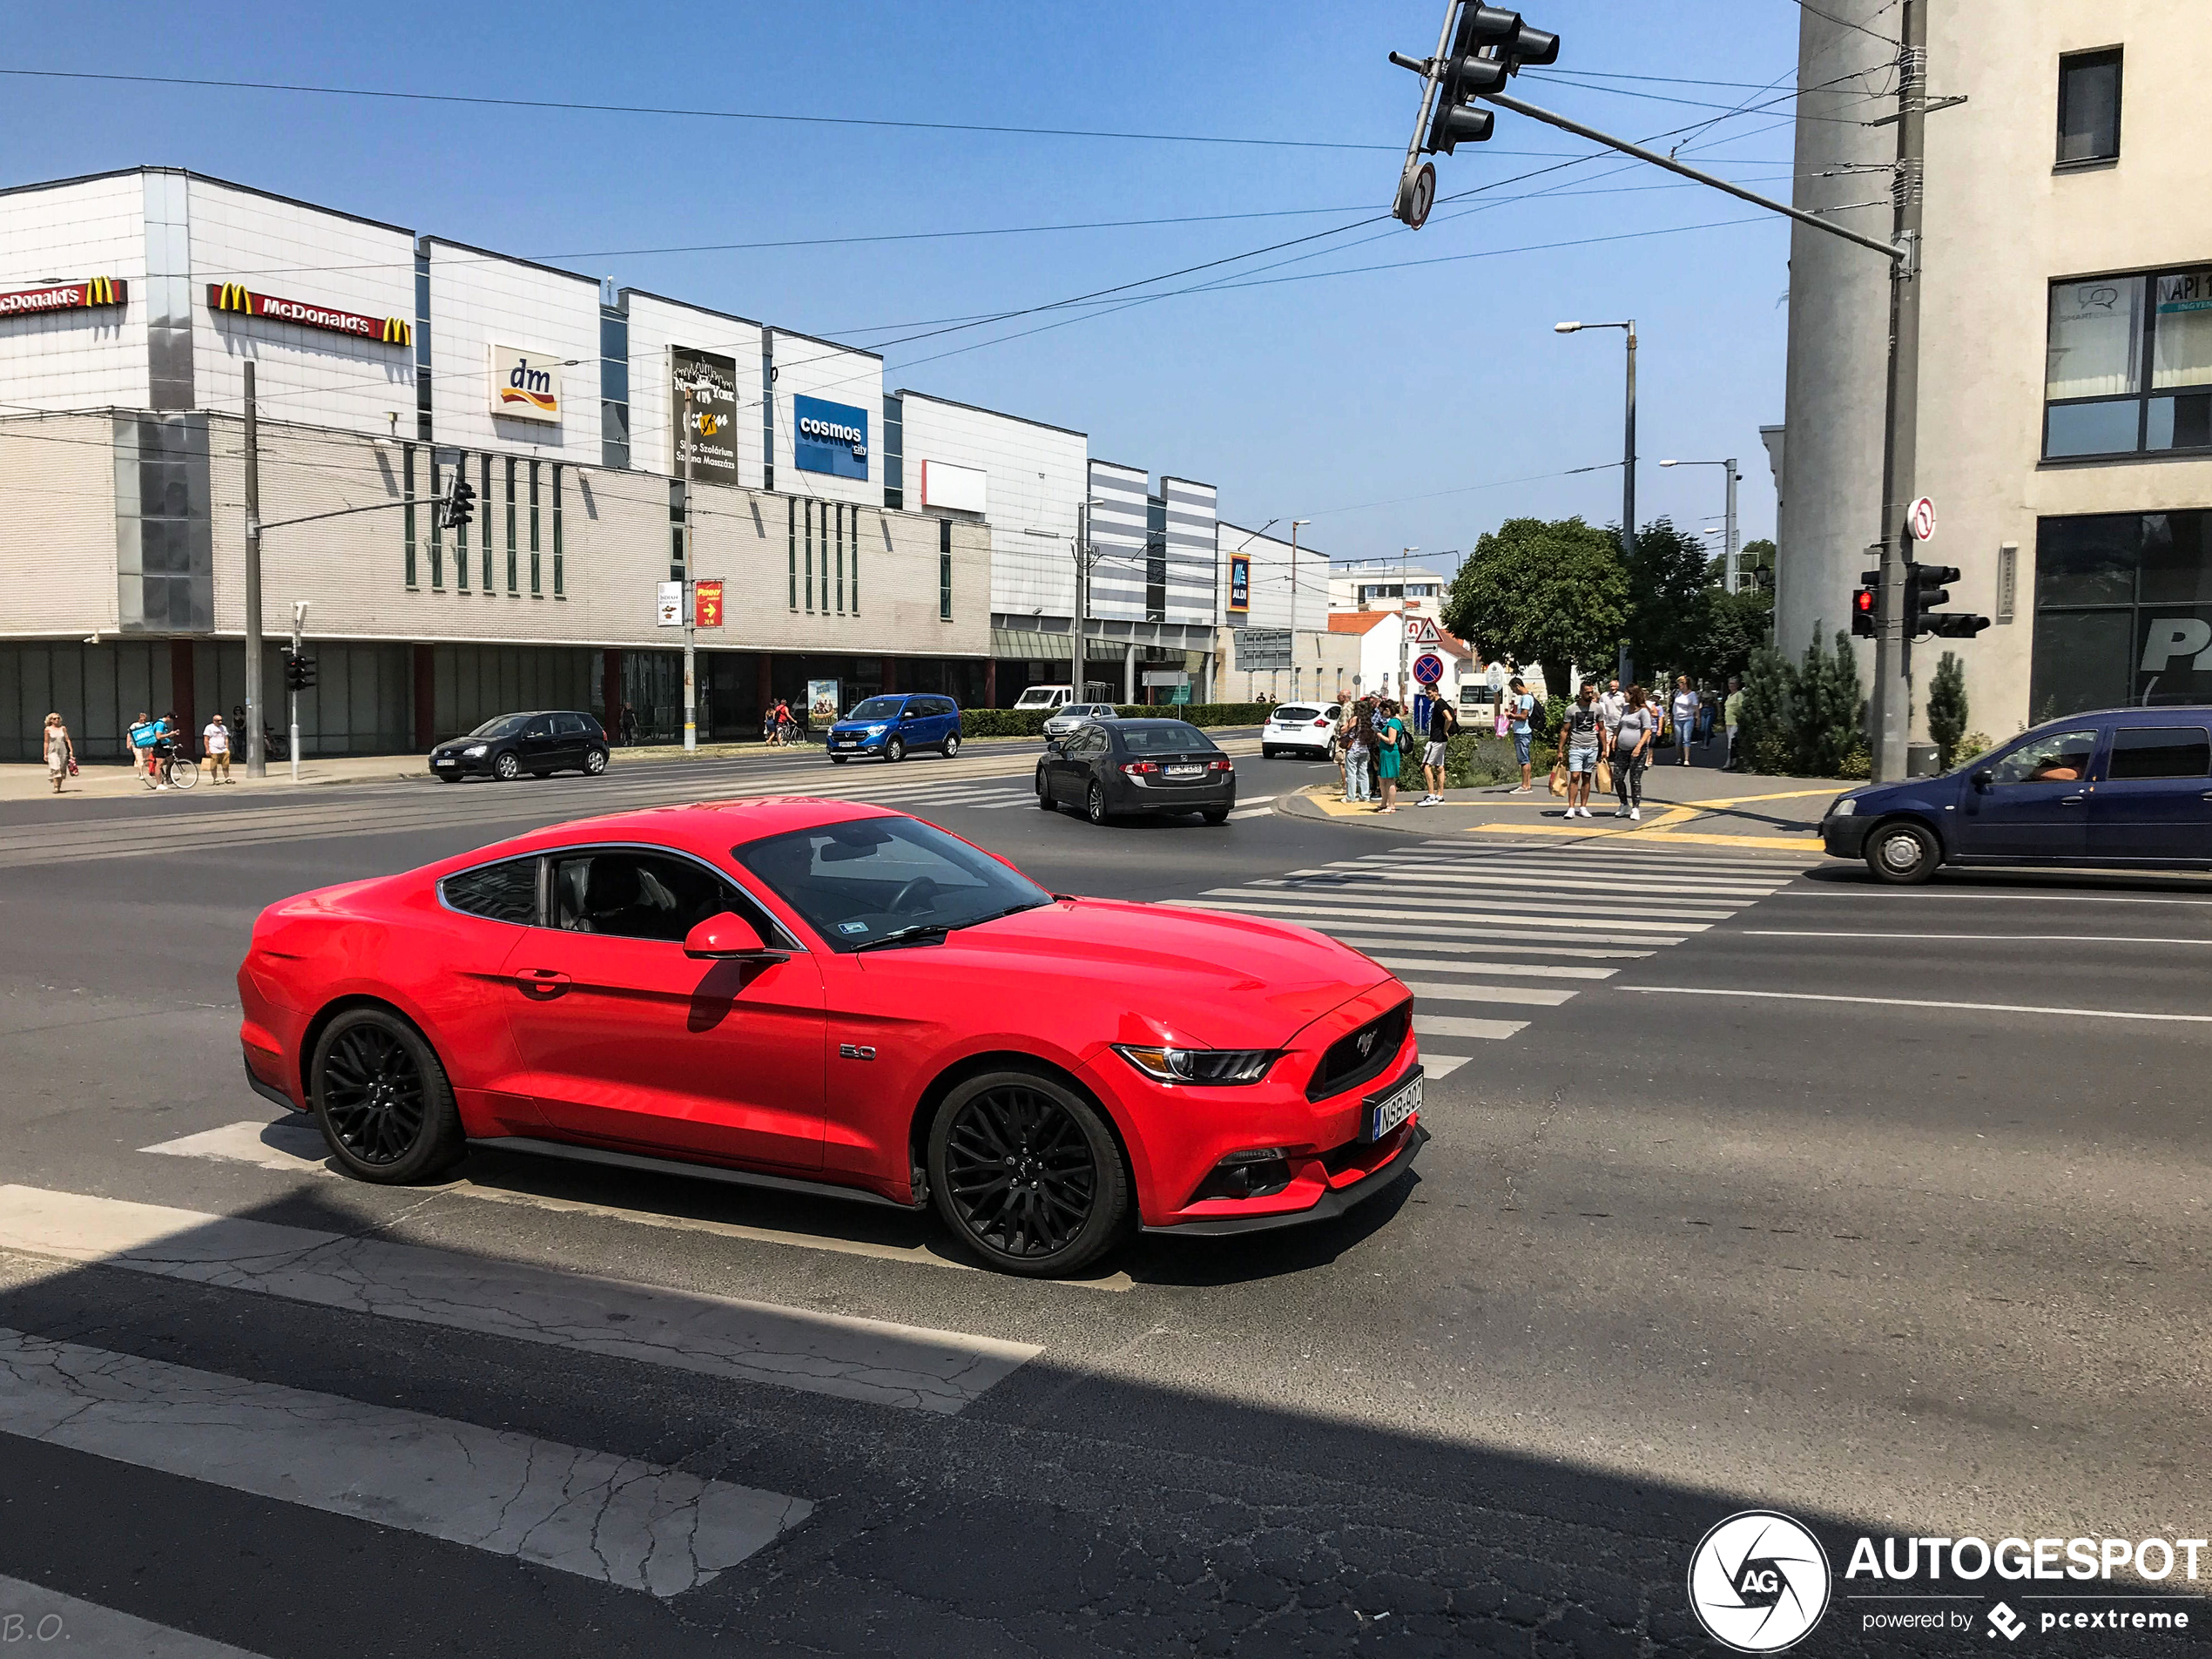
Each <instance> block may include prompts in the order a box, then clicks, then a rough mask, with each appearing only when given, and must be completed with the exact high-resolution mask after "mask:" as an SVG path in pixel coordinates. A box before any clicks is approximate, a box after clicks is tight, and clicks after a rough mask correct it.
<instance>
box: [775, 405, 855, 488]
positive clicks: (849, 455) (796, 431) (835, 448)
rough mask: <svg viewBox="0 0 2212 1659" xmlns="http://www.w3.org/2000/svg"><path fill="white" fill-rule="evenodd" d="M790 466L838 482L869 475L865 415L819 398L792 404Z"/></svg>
mask: <svg viewBox="0 0 2212 1659" xmlns="http://www.w3.org/2000/svg"><path fill="white" fill-rule="evenodd" d="M791 413H792V438H791V447H792V460H793V463H794V464H795V465H796V466H797V467H798V468H799V470H800V471H801V472H826V473H828V474H830V475H832V476H833V477H838V478H866V477H867V475H868V412H867V410H866V409H859V408H853V405H851V404H850V403H831V402H828V401H825V400H824V399H821V398H819V397H798V396H794V397H792V400H791Z"/></svg>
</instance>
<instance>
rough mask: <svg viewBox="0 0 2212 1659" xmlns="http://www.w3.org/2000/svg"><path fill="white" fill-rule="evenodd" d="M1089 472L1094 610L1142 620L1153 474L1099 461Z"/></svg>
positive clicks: (1105, 617) (1115, 618)
mask: <svg viewBox="0 0 2212 1659" xmlns="http://www.w3.org/2000/svg"><path fill="white" fill-rule="evenodd" d="M1089 476H1090V509H1089V511H1090V531H1089V535H1090V545H1091V548H1092V550H1093V551H1094V552H1095V553H1096V555H1097V560H1096V563H1095V564H1094V565H1093V566H1092V568H1091V574H1090V600H1089V615H1091V616H1093V617H1098V618H1099V619H1101V620H1102V621H1109V622H1124V623H1141V622H1143V621H1145V620H1146V617H1145V603H1144V599H1145V587H1146V576H1147V574H1148V573H1147V570H1146V560H1145V543H1146V541H1147V540H1148V537H1149V535H1150V530H1149V525H1150V511H1149V509H1150V502H1151V491H1150V483H1151V477H1150V474H1148V473H1147V472H1145V471H1144V469H1143V468H1141V467H1124V466H1123V465H1121V464H1120V463H1119V462H1113V461H1094V462H1091V463H1090V474H1089ZM1176 620H1177V621H1178V622H1180V621H1182V620H1184V619H1183V618H1182V617H1177V618H1176ZM1206 620H1207V621H1209V622H1211V620H1212V617H1211V616H1209V617H1207V618H1206Z"/></svg>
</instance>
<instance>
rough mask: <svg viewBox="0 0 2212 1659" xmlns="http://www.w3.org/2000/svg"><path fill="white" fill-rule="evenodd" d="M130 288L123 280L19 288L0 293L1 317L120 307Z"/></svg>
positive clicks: (93, 279)
mask: <svg viewBox="0 0 2212 1659" xmlns="http://www.w3.org/2000/svg"><path fill="white" fill-rule="evenodd" d="M128 288H129V285H128V284H127V283H125V281H124V280H123V279H122V278H121V277H104V276H98V277H80V278H78V280H76V281H74V282H50V283H48V284H47V285H46V286H45V287H39V288H17V289H16V290H15V291H14V292H13V293H0V317H20V316H24V315H26V314H29V313H30V312H34V311H78V310H82V309H84V307H88V306H119V305H122V304H123V303H124V302H125V297H126V295H127V292H128Z"/></svg>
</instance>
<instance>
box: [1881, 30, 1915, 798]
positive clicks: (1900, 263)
mask: <svg viewBox="0 0 2212 1659" xmlns="http://www.w3.org/2000/svg"><path fill="white" fill-rule="evenodd" d="M1902 23H1903V25H1904V44H1903V47H1902V49H1901V50H1900V51H1899V52H1898V91H1897V172H1896V176H1895V179H1894V181H1893V185H1892V189H1893V193H1894V195H1895V198H1896V201H1897V211H1896V215H1895V228H1896V241H1897V244H1898V246H1899V247H1900V248H1902V249H1903V250H1904V252H1905V257H1904V258H1903V259H1901V260H1892V262H1891V265H1890V372H1889V388H1888V398H1887V404H1888V418H1887V421H1886V428H1885V437H1884V442H1883V446H1882V543H1881V545H1882V567H1881V568H1882V585H1881V589H1880V601H1881V609H1880V612H1879V615H1878V617H1877V620H1876V624H1875V635H1874V696H1873V699H1872V703H1871V707H1870V709H1869V710H1868V713H1869V716H1870V720H1869V724H1870V725H1871V727H1872V733H1871V735H1872V738H1873V745H1872V746H1873V751H1874V756H1873V759H1874V781H1875V782H1877V783H1897V782H1900V781H1902V779H1904V777H1905V756H1906V748H1907V745H1908V744H1909V742H1910V740H1911V738H1912V641H1911V640H1910V639H1908V638H1906V637H1905V581H1906V579H1907V578H1908V577H1909V576H1910V575H1911V564H1910V558H1911V555H1912V542H1911V540H1910V536H1909V533H1908V532H1907V530H1906V529H1905V513H1906V510H1907V509H1908V508H1909V507H1910V505H1911V503H1912V496H1913V488H1914V486H1913V469H1914V464H1915V463H1914V456H1915V452H1916V450H1917V448H1918V446H1919V399H1920V194H1921V182H1922V170H1923V163H1924V159H1925V154H1926V151H1925V138H1926V126H1927V120H1926V117H1927V107H1928V12H1927V0H1905V15H1904V17H1903V19H1902Z"/></svg>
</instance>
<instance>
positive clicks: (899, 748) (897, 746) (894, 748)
mask: <svg viewBox="0 0 2212 1659" xmlns="http://www.w3.org/2000/svg"><path fill="white" fill-rule="evenodd" d="M883 758H884V759H886V760H894V761H895V760H904V759H906V758H907V744H906V739H905V738H892V739H891V741H890V742H888V743H887V744H885V745H883Z"/></svg>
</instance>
